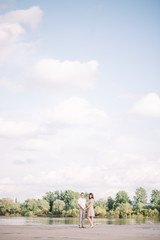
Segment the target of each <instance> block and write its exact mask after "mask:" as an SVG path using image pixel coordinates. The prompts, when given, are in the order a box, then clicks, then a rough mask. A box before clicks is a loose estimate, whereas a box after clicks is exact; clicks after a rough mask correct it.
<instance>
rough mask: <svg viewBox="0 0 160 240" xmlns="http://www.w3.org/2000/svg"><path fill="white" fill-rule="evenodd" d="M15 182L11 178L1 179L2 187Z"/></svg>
mask: <svg viewBox="0 0 160 240" xmlns="http://www.w3.org/2000/svg"><path fill="white" fill-rule="evenodd" d="M13 183H14V181H13V180H11V179H10V178H8V177H6V178H0V185H2V186H3V185H10V184H13Z"/></svg>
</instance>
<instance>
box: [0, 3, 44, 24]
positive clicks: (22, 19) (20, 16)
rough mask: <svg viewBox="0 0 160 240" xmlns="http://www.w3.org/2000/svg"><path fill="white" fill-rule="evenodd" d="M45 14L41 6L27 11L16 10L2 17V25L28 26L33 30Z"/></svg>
mask: <svg viewBox="0 0 160 240" xmlns="http://www.w3.org/2000/svg"><path fill="white" fill-rule="evenodd" d="M42 15H43V12H42V10H41V9H40V7H39V6H33V7H31V8H29V9H27V10H15V11H11V12H9V13H6V14H5V15H3V16H0V23H9V24H12V23H13V24H14V23H15V24H16V23H19V24H27V25H29V26H30V27H32V28H35V27H37V26H38V24H39V23H40V21H41V19H42Z"/></svg>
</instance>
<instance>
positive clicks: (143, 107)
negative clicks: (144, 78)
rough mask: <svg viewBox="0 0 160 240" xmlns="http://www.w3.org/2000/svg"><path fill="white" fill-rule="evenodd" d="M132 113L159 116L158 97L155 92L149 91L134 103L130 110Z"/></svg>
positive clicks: (159, 98)
mask: <svg viewBox="0 0 160 240" xmlns="http://www.w3.org/2000/svg"><path fill="white" fill-rule="evenodd" d="M131 112H132V113H134V114H139V115H144V116H151V117H160V97H159V96H158V95H157V94H156V93H149V94H147V95H145V96H143V97H142V98H141V99H140V100H139V101H138V102H137V103H135V104H134V105H133V107H132V110H131Z"/></svg>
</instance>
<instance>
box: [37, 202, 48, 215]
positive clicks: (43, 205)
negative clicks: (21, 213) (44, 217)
mask: <svg viewBox="0 0 160 240" xmlns="http://www.w3.org/2000/svg"><path fill="white" fill-rule="evenodd" d="M37 206H38V209H40V210H42V213H45V214H46V213H48V211H49V203H48V202H47V201H46V200H44V199H39V200H38V202H37Z"/></svg>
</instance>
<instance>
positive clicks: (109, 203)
mask: <svg viewBox="0 0 160 240" xmlns="http://www.w3.org/2000/svg"><path fill="white" fill-rule="evenodd" d="M114 205H115V201H114V200H113V198H112V197H108V199H107V209H108V210H109V211H110V210H112V209H114Z"/></svg>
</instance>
